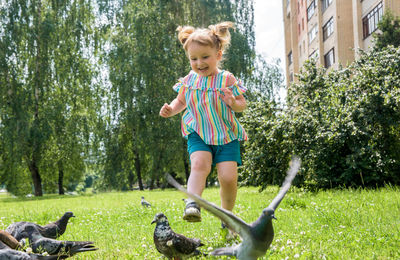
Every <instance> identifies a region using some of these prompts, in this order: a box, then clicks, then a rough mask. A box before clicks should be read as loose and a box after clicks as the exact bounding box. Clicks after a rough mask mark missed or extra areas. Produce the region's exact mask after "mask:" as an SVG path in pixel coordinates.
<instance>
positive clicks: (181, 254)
mask: <svg viewBox="0 0 400 260" xmlns="http://www.w3.org/2000/svg"><path fill="white" fill-rule="evenodd" d="M153 223H157V224H156V228H155V229H154V236H153V239H154V244H155V246H156V248H157V250H158V252H160V253H161V254H163V255H164V256H166V257H167V258H168V259H188V258H190V257H192V256H195V255H199V254H201V252H200V251H199V250H197V248H198V247H200V246H203V244H202V243H201V241H200V239H197V238H187V237H185V236H183V235H181V234H177V233H175V232H174V231H173V230H172V229H171V227H170V226H169V223H168V219H167V217H166V216H165V215H164V214H163V213H157V214H156V215H155V216H154V219H153V221H152V222H151V224H153Z"/></svg>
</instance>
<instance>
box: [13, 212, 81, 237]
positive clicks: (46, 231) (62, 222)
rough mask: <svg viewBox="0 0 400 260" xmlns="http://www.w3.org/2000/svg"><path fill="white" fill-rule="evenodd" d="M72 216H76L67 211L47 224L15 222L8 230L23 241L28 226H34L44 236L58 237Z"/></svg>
mask: <svg viewBox="0 0 400 260" xmlns="http://www.w3.org/2000/svg"><path fill="white" fill-rule="evenodd" d="M71 217H75V216H74V214H73V213H72V212H70V211H68V212H65V214H64V215H63V216H62V217H61V218H60V219H59V220H57V221H55V222H52V223H49V224H47V225H45V226H41V225H38V224H35V223H32V222H26V221H21V222H15V223H13V224H11V225H10V226H8V227H7V229H6V231H7V232H8V233H10V234H11V235H12V236H13V237H15V238H16V239H17V240H18V241H21V239H22V238H23V237H21V236H22V234H25V233H26V232H24V230H25V229H26V227H27V226H33V227H34V229H35V230H37V231H39V233H40V234H41V235H42V236H43V237H47V238H53V239H56V238H58V237H60V236H61V235H62V234H64V232H65V229H66V228H67V224H68V221H69V219H70V218H71Z"/></svg>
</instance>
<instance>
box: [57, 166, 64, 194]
mask: <svg viewBox="0 0 400 260" xmlns="http://www.w3.org/2000/svg"><path fill="white" fill-rule="evenodd" d="M63 183H64V167H63V163H62V162H61V161H59V162H58V194H59V195H64V187H63V186H64V185H63Z"/></svg>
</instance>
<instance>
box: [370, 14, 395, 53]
mask: <svg viewBox="0 0 400 260" xmlns="http://www.w3.org/2000/svg"><path fill="white" fill-rule="evenodd" d="M378 30H379V32H377V33H374V34H373V37H374V48H376V49H382V48H385V47H387V46H389V45H392V46H394V47H399V46H400V17H399V16H397V17H395V16H394V15H393V14H392V12H391V11H390V10H388V11H386V12H385V14H384V15H383V17H382V20H381V21H380V22H379V23H378Z"/></svg>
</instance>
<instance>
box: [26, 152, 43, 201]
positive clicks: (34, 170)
mask: <svg viewBox="0 0 400 260" xmlns="http://www.w3.org/2000/svg"><path fill="white" fill-rule="evenodd" d="M29 171H30V172H31V176H32V181H33V187H34V189H35V196H37V197H41V196H43V190H42V178H40V174H39V169H38V167H37V165H36V160H35V158H32V161H30V162H29Z"/></svg>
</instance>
